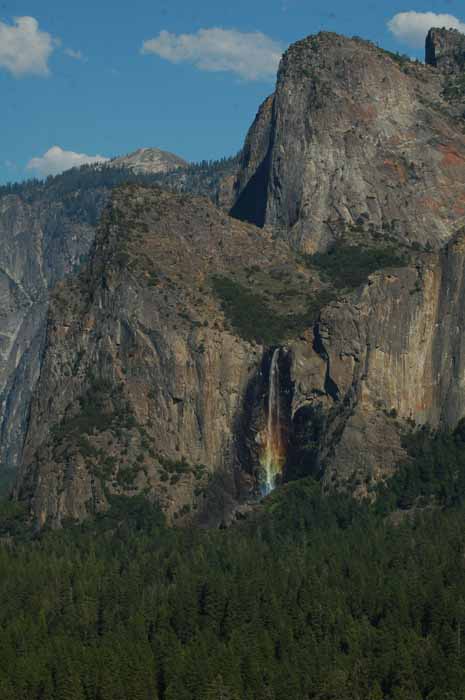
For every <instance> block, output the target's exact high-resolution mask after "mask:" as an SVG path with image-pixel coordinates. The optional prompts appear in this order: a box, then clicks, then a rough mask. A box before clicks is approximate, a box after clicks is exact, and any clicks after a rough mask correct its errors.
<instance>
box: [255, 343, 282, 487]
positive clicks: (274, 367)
mask: <svg viewBox="0 0 465 700" xmlns="http://www.w3.org/2000/svg"><path fill="white" fill-rule="evenodd" d="M280 352H281V349H280V348H276V349H275V350H274V351H273V355H272V358H271V365H270V372H269V378H268V406H267V423H266V430H265V440H264V446H263V451H262V454H261V456H260V467H261V470H262V474H263V477H262V479H261V482H260V492H261V495H262V496H266V495H267V494H269V493H270V491H272V490H273V489H274V488H275V487H276V486H277V485H278V484H279V483H280V481H281V478H282V473H283V468H284V464H285V461H286V450H285V442H284V439H283V426H282V421H281V386H280V372H279V356H280Z"/></svg>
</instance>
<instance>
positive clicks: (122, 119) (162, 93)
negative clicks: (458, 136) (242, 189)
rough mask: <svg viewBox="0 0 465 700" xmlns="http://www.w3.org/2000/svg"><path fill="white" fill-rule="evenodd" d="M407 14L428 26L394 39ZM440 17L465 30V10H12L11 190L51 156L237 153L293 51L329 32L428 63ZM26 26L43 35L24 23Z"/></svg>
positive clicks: (335, 4) (8, 90)
mask: <svg viewBox="0 0 465 700" xmlns="http://www.w3.org/2000/svg"><path fill="white" fill-rule="evenodd" d="M407 12H416V13H421V14H418V15H409V16H404V15H402V17H401V20H402V21H399V22H398V24H397V25H393V29H394V31H395V32H396V33H397V36H396V35H395V33H393V31H391V30H390V29H389V27H388V22H389V21H390V20H391V19H392V18H393V16H395V15H397V14H398V13H407ZM429 12H433V13H438V14H439V13H440V14H443V13H447V14H448V15H451V16H453V17H454V18H456V21H457V22H465V3H464V2H463V0H448V1H447V0H444V1H443V2H431V1H429V2H428V1H425V2H417V1H416V0H408V2H397V1H394V2H388V1H387V0H382V2H380V1H376V0H353V1H352V2H351V3H350V4H349V3H347V2H343V1H342V0H327V1H326V2H321V1H319V2H315V1H313V0H256V1H254V0H235V1H234V2H225V1H223V0H215V1H213V0H200V2H188V1H187V0H169V2H168V1H159V0H150V1H149V0H132V1H131V2H128V1H126V2H121V1H120V0H112V1H110V0H80V2H73V1H71V0H41V1H39V0H24V1H23V2H21V0H0V95H1V104H2V128H1V129H0V147H1V153H0V182H5V181H9V180H18V179H22V178H24V177H25V176H31V175H33V174H35V173H40V172H45V171H46V168H47V167H48V166H47V165H46V164H45V165H44V164H43V162H42V161H40V160H38V161H34V162H35V163H36V164H37V168H39V169H36V170H33V169H29V170H27V169H26V165H27V164H28V163H29V162H30V160H31V159H32V158H38V159H40V158H42V157H43V155H44V154H45V153H46V152H47V151H48V150H49V149H50V148H51V147H52V146H59V148H60V149H63V151H65V152H66V153H65V156H64V158H65V160H64V161H63V162H68V161H66V158H68V159H69V158H71V160H69V163H70V164H72V163H73V162H74V161H73V160H72V156H68V155H67V152H68V151H69V152H73V153H77V154H86V155H89V156H94V155H97V154H98V155H102V156H105V157H111V156H114V155H119V154H123V153H128V152H130V151H133V150H135V149H136V148H139V147H142V146H159V147H161V148H164V149H166V150H170V151H173V152H175V153H177V154H179V155H180V156H182V157H184V158H186V159H187V160H199V159H202V158H218V157H221V156H222V155H229V154H232V153H234V152H236V151H237V150H238V149H239V148H240V147H241V145H242V142H243V139H244V135H245V133H246V130H247V128H248V127H249V125H250V123H251V121H252V119H253V117H254V115H255V113H256V110H257V107H258V105H259V103H260V102H261V101H262V100H263V99H264V98H265V97H266V96H267V95H268V94H270V93H271V92H272V90H273V83H274V79H273V77H272V76H273V75H274V70H275V60H276V55H277V54H276V52H278V53H279V51H280V50H281V48H283V49H284V48H285V47H286V46H287V45H288V44H290V43H292V42H293V41H296V40H297V39H300V38H302V37H304V36H306V35H308V34H313V33H316V32H318V31H320V30H322V29H327V30H331V31H336V32H340V33H343V34H347V35H350V36H352V35H354V34H357V35H359V36H363V37H365V38H367V39H371V40H372V41H375V42H377V43H379V44H380V45H382V46H384V47H385V48H388V49H391V50H399V51H402V52H406V53H408V54H409V55H412V56H419V57H423V51H422V49H421V48H419V47H418V34H419V33H420V34H422V31H423V30H422V27H423V25H425V21H426V20H425V16H424V14H423V13H429ZM24 17H29V18H34V19H35V20H36V24H34V23H32V24H31V21H29V20H28V21H27V22H25V23H24V22H23V24H22V25H21V24H20V23H19V24H18V20H15V19H14V18H24ZM458 26H459V28H460V29H463V31H465V24H463V25H462V24H460V25H458ZM215 28H216V29H222V30H224V31H223V33H216V34H215V33H213V32H212V30H213V29H215ZM161 32H167V33H168V34H162V35H161V37H160V33H161ZM199 32H200V33H199ZM258 33H260V34H258ZM180 34H184V35H187V37H184V38H183V39H181V40H180V39H179V35H180ZM150 40H152V42H150ZM144 41H146V42H148V43H147V44H146V45H145V47H146V50H145V52H142V51H141V48H142V46H143V42H144ZM223 44H224V45H225V49H224V51H225V56H222V54H221V52H222V50H223V48H222V47H223ZM160 54H161V55H160ZM163 56H164V57H163ZM220 65H221V66H223V67H224V70H221V71H217V70H214V69H215V68H217V67H218V66H220ZM58 155H59V156H60V153H58ZM76 162H77V161H76ZM41 163H42V170H40V167H41V166H40V164H41Z"/></svg>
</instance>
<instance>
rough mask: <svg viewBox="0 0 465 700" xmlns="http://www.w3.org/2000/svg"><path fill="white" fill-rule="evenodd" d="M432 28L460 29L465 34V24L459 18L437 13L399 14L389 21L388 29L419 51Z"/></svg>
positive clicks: (412, 12)
mask: <svg viewBox="0 0 465 700" xmlns="http://www.w3.org/2000/svg"><path fill="white" fill-rule="evenodd" d="M431 27H445V28H446V29H458V30H459V31H460V32H464V33H465V23H464V22H461V21H460V20H459V19H458V18H457V17H454V16H453V15H447V14H436V13H435V12H414V11H413V10H412V11H411V12H399V13H398V14H397V15H394V17H393V18H392V19H391V20H389V22H388V28H389V30H390V31H391V32H392V33H393V34H394V36H395V37H397V39H399V40H400V41H402V42H403V43H404V44H407V45H408V46H411V47H412V48H415V49H418V48H422V47H423V46H424V45H425V39H426V35H427V34H428V32H429V30H430V29H431Z"/></svg>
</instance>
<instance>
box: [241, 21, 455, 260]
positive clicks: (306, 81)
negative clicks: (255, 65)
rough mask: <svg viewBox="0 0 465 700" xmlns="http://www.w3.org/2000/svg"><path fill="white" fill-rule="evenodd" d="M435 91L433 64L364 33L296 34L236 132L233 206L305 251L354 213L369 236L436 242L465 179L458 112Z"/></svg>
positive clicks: (323, 243) (349, 222)
mask: <svg viewBox="0 0 465 700" xmlns="http://www.w3.org/2000/svg"><path fill="white" fill-rule="evenodd" d="M459 36H460V35H459ZM452 87H454V86H452ZM455 89H456V88H455V87H454V90H455ZM444 90H445V88H444V80H443V76H442V75H441V74H440V73H439V72H438V71H436V70H434V69H432V68H431V67H430V66H427V65H423V64H421V63H419V62H415V61H410V60H409V59H408V58H406V57H404V56H399V55H397V54H392V53H390V52H388V51H384V50H383V49H380V48H378V47H376V46H375V45H374V44H371V43H370V42H367V41H363V40H361V39H358V38H353V39H350V38H347V37H343V36H339V35H337V34H331V33H327V32H322V33H320V34H318V35H315V36H310V37H307V38H305V39H303V40H302V41H298V42H297V43H295V44H293V45H292V46H290V47H289V49H288V50H287V51H286V53H285V54H284V56H283V58H282V60H281V64H280V68H279V72H278V80H277V85H276V91H275V94H274V96H273V97H272V98H270V99H269V100H267V102H266V103H265V104H264V105H263V106H262V108H261V110H260V112H259V114H258V115H257V118H256V120H255V122H254V124H253V125H252V128H251V130H250V132H249V134H248V136H247V141H246V147H245V148H244V152H243V163H242V170H241V172H240V173H239V176H238V178H237V181H236V193H237V198H236V202H235V205H234V207H233V210H232V211H233V214H234V215H235V216H238V217H239V218H242V219H245V220H248V221H251V222H253V223H255V224H257V225H259V226H269V227H271V228H272V229H273V231H274V232H275V235H278V236H280V237H282V238H284V239H286V240H288V241H289V242H290V243H291V244H292V245H293V246H294V247H295V248H297V249H300V250H303V251H305V252H307V253H312V252H315V251H318V250H325V249H327V248H328V247H330V246H331V245H332V244H333V243H334V242H335V241H336V240H338V239H339V238H340V237H341V236H342V237H344V236H346V237H347V235H348V234H350V232H351V231H352V230H353V229H354V227H355V228H356V227H358V226H359V224H358V223H357V222H358V221H360V220H361V219H364V220H365V224H366V225H365V228H366V230H367V234H368V235H374V236H376V237H377V238H388V236H394V237H397V240H398V241H399V242H401V243H406V242H407V243H409V244H410V243H412V244H415V245H416V246H417V245H420V246H433V247H435V248H439V247H440V246H441V245H442V244H443V243H445V242H446V241H447V240H449V239H450V238H451V237H452V236H453V235H454V233H455V232H456V231H457V229H458V228H459V227H460V225H461V223H462V219H463V211H462V209H463V187H464V184H465V136H464V133H463V120H462V118H461V115H460V114H459V113H457V110H456V109H455V108H454V109H455V111H454V109H452V106H451V104H450V102H449V101H448V99H447V96H446V94H445V91H444ZM450 90H451V88H449V90H448V93H447V94H449V92H450ZM457 90H458V88H457ZM459 111H460V110H459ZM370 232H371V233H370Z"/></svg>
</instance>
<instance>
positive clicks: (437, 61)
mask: <svg viewBox="0 0 465 700" xmlns="http://www.w3.org/2000/svg"><path fill="white" fill-rule="evenodd" d="M426 63H427V64H429V65H430V66H434V67H435V68H439V69H440V70H441V71H442V72H443V73H446V74H447V75H451V74H460V73H463V72H464V71H465V34H462V32H459V31H458V30H457V29H430V30H429V32H428V36H427V37H426Z"/></svg>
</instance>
